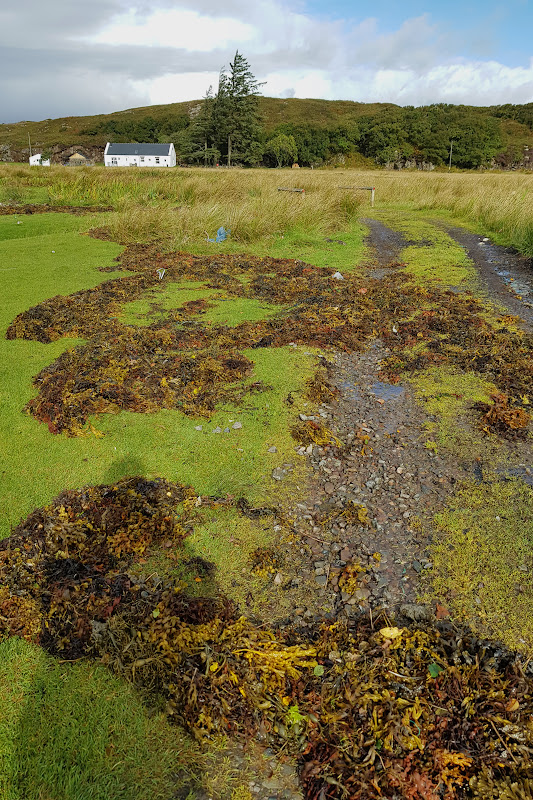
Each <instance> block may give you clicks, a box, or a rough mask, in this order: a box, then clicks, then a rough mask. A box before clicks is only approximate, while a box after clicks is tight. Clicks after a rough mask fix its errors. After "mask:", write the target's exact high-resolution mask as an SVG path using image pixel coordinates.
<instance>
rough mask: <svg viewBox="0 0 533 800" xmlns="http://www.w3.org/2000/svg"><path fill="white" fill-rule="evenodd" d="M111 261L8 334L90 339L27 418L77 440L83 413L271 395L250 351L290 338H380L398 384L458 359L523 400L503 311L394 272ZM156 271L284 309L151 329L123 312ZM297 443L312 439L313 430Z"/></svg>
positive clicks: (176, 257)
mask: <svg viewBox="0 0 533 800" xmlns="http://www.w3.org/2000/svg"><path fill="white" fill-rule="evenodd" d="M117 260H119V261H120V265H121V268H122V269H124V270H126V271H130V272H132V273H134V274H132V275H127V276H124V277H120V278H115V279H114V280H110V281H106V282H104V283H102V284H100V285H99V286H97V287H95V288H94V289H88V290H85V291H81V292H76V293H74V294H72V295H69V296H68V297H62V296H57V297H54V298H51V299H50V300H46V301H44V302H43V303H40V304H39V305H38V306H35V307H34V308H31V309H29V310H28V311H26V312H24V313H22V314H19V315H18V316H17V317H16V319H15V320H14V321H13V322H12V324H11V325H10V326H9V328H8V331H7V338H9V339H14V338H25V339H34V340H37V341H40V342H50V341H53V340H55V339H57V338H59V337H62V336H71V337H72V336H78V337H83V338H85V339H87V343H86V344H84V345H80V346H78V347H75V348H74V349H73V350H70V351H68V352H66V353H63V354H62V355H61V356H60V357H59V358H58V359H57V360H56V361H55V362H54V363H53V364H51V365H50V366H48V367H46V368H45V369H44V370H42V371H41V372H40V373H39V375H37V376H36V378H35V385H36V387H37V388H38V390H39V393H38V396H37V397H36V398H34V399H33V400H32V401H30V403H29V405H28V410H29V412H30V413H31V414H33V415H34V416H35V417H36V418H37V419H39V420H41V421H43V422H45V423H46V424H48V426H49V428H50V431H51V432H53V433H60V432H65V433H67V434H69V435H79V434H80V433H82V432H83V426H84V425H85V423H86V421H87V418H88V416H89V415H91V414H95V413H106V412H115V411H117V410H120V409H128V410H130V411H137V412H141V413H142V412H147V411H153V410H155V409H156V408H177V409H180V410H181V411H182V412H183V413H185V414H194V415H198V414H200V415H205V416H209V415H210V414H211V413H213V411H214V410H215V408H216V407H217V405H218V404H220V403H221V402H226V401H228V400H230V401H231V402H233V403H238V402H241V401H242V399H243V398H244V397H245V396H246V394H247V393H248V392H250V391H262V390H263V388H264V387H263V386H262V385H261V384H258V383H253V382H252V383H250V384H246V383H245V382H244V381H243V379H244V378H246V377H248V376H250V374H251V371H252V367H253V362H252V361H251V360H250V359H249V358H247V357H246V356H245V355H244V354H243V353H242V351H243V350H244V349H255V348H262V347H280V346H284V345H287V344H290V343H296V344H303V345H306V346H317V347H321V348H331V347H334V348H337V349H341V350H344V351H347V352H353V351H357V350H361V349H363V348H364V347H365V345H366V344H367V343H368V342H369V341H370V340H371V339H372V338H375V337H380V338H381V339H382V340H383V341H384V342H385V344H386V345H387V346H388V348H389V349H390V351H391V356H390V358H389V359H388V361H387V362H386V364H385V365H384V366H385V373H384V374H385V375H386V376H387V377H388V379H389V380H390V381H392V382H394V381H397V380H398V378H399V375H400V373H405V372H410V371H413V370H419V369H423V368H425V367H427V366H430V365H439V364H450V365H454V366H456V367H457V368H460V369H462V370H469V371H474V372H477V373H479V374H482V375H484V376H486V377H487V378H488V379H489V380H491V381H493V382H494V383H496V385H497V386H498V389H499V391H500V392H501V393H502V395H503V396H504V398H505V402H506V403H507V404H508V407H509V409H510V410H511V409H521V408H522V407H523V406H524V405H527V404H528V403H529V395H530V394H531V391H532V386H533V359H532V357H531V355H532V353H533V337H532V336H531V335H530V334H526V333H524V332H522V331H520V330H516V329H512V328H510V327H509V320H508V319H507V318H505V317H502V318H500V319H499V320H496V321H495V322H494V323H493V324H492V323H490V322H489V321H488V315H487V314H486V309H485V308H484V306H483V305H482V303H481V302H480V301H479V300H477V299H476V298H474V297H473V296H472V295H471V294H470V293H468V292H463V293H459V294H458V293H454V292H452V291H448V290H444V289H439V288H432V287H428V288H421V287H420V286H418V285H417V284H416V283H415V282H414V281H412V280H411V279H410V278H409V277H408V276H407V275H406V274H405V273H403V272H401V271H398V270H397V271H394V272H392V273H391V274H390V275H389V276H388V277H387V278H386V279H383V280H380V281H378V280H374V279H370V278H368V279H365V280H364V285H361V277H360V276H358V275H349V274H348V275H346V276H345V279H344V280H342V281H339V280H336V279H335V278H333V277H332V271H331V270H329V269H326V268H318V267H314V266H311V265H309V264H306V263H304V262H302V261H297V260H292V259H273V258H266V257H265V258H258V257H252V256H242V255H241V256H236V255H224V254H218V255H215V256H204V257H201V256H192V255H190V254H185V253H170V254H161V253H159V252H157V250H156V249H155V248H153V247H149V246H141V245H136V246H132V247H130V248H127V249H126V251H125V252H124V254H123V255H122V256H121V257H120V258H119V259H117ZM162 269H164V270H165V281H171V282H172V281H173V282H180V281H184V280H187V281H190V280H194V281H202V282H204V283H205V284H206V285H207V286H209V287H211V288H213V289H219V290H222V291H223V292H224V294H225V295H226V296H227V297H246V298H250V299H255V300H262V301H265V302H266V301H268V302H269V303H271V304H275V305H279V307H280V310H279V313H278V315H276V316H275V317H271V318H269V319H266V320H262V321H260V322H255V323H252V322H244V323H242V324H240V325H237V326H236V327H228V326H223V325H206V324H205V323H203V322H202V318H201V316H199V312H201V311H202V310H204V309H205V305H206V304H205V301H196V302H192V303H190V302H189V303H187V304H184V305H183V306H182V307H180V308H178V309H176V310H173V311H169V312H168V313H167V315H166V316H164V317H163V318H162V319H161V320H158V321H156V322H154V323H153V324H151V325H149V326H143V327H135V326H130V325H126V324H124V323H123V322H122V321H121V320H120V311H121V307H122V305H123V304H124V303H126V302H128V301H131V300H135V299H137V298H139V297H141V296H142V294H143V293H144V292H145V291H146V290H147V289H154V288H156V287H161V285H162V282H161V280H160V274H161V273H160V270H162ZM524 413H525V412H524ZM520 418H521V419H524V417H520ZM506 430H507V432H508V433H509V432H510V433H512V432H513V430H518V429H517V428H513V427H512V426H511V427H509V426H507V429H506ZM296 435H297V436H299V435H302V436H304V437H306V438H307V439H308V440H309V441H316V435H315V432H313V431H308V430H306V431H303V430H302V431H300V432H297V433H296ZM319 436H321V434H319Z"/></svg>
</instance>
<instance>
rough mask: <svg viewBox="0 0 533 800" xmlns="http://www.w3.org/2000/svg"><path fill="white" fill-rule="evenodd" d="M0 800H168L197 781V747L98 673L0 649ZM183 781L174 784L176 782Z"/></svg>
mask: <svg viewBox="0 0 533 800" xmlns="http://www.w3.org/2000/svg"><path fill="white" fill-rule="evenodd" d="M0 705H1V708H2V714H1V716H0V794H1V796H2V798H3V800H20V798H22V797H24V798H25V800H42V798H44V797H46V798H53V800H111V798H112V800H168V798H169V797H170V796H171V795H172V794H173V793H174V792H175V791H176V790H178V789H179V788H180V785H181V786H183V785H184V782H185V785H187V778H184V775H183V772H184V771H185V773H186V775H187V777H188V779H190V780H191V781H192V782H194V783H196V782H197V781H199V779H200V776H199V774H198V773H199V763H200V760H201V757H200V754H199V752H198V748H197V746H196V745H195V744H194V743H193V742H192V740H191V739H190V738H189V737H188V736H187V735H186V734H184V733H183V732H182V731H181V730H180V729H179V728H177V727H176V726H171V725H169V723H168V721H167V720H166V718H165V715H164V714H162V713H155V714H152V715H148V713H147V711H146V710H145V708H144V707H143V705H142V704H141V703H140V702H139V697H138V695H137V693H136V692H135V691H134V689H133V688H132V687H131V685H128V684H126V683H125V682H123V681H121V680H118V679H117V678H114V677H112V676H111V674H110V673H109V672H108V671H107V670H106V669H104V668H103V667H100V666H96V665H95V664H91V663H87V662H83V663H78V664H69V663H61V662H58V661H56V660H54V659H52V658H50V657H49V656H47V655H46V654H45V653H44V651H43V650H41V649H40V648H38V647H36V646H34V645H31V644H29V643H28V642H26V641H24V640H22V639H17V638H11V639H8V640H6V641H4V642H2V643H0ZM180 772H181V773H182V776H181V778H179V777H177V776H178V774H179V773H180Z"/></svg>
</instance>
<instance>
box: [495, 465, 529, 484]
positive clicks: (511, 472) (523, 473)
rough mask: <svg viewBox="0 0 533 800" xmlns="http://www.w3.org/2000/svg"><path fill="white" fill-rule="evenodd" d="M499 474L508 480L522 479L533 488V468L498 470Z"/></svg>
mask: <svg viewBox="0 0 533 800" xmlns="http://www.w3.org/2000/svg"><path fill="white" fill-rule="evenodd" d="M498 472H500V473H501V474H502V475H504V476H505V477H506V478H520V480H522V481H524V483H527V485H528V486H533V471H532V469H531V467H509V468H508V469H506V470H498Z"/></svg>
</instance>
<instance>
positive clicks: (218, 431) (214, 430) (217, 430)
mask: <svg viewBox="0 0 533 800" xmlns="http://www.w3.org/2000/svg"><path fill="white" fill-rule="evenodd" d="M213 433H222V428H219V427H218V426H217V427H216V428H213Z"/></svg>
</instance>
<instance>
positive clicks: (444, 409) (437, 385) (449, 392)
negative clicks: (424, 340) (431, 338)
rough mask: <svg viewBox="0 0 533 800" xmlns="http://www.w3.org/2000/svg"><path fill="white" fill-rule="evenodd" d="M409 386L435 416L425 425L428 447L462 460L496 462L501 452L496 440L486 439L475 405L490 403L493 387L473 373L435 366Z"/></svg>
mask: <svg viewBox="0 0 533 800" xmlns="http://www.w3.org/2000/svg"><path fill="white" fill-rule="evenodd" d="M410 383H411V385H412V386H413V387H414V389H415V394H416V398H417V400H418V401H419V403H420V404H421V406H422V407H423V409H424V411H425V412H426V413H427V414H429V415H430V416H432V417H434V421H429V422H427V423H426V430H427V434H428V436H427V441H426V447H427V448H428V449H430V450H434V451H435V452H441V453H447V454H449V455H451V456H453V457H455V458H457V459H459V460H462V461H467V462H472V461H475V460H482V459H483V460H487V459H488V458H490V460H493V459H494V458H495V457H498V456H496V453H498V455H499V454H500V452H501V449H502V448H501V446H498V444H497V443H496V441H495V440H494V439H489V438H487V437H486V436H483V435H482V433H481V431H480V428H479V424H478V422H479V415H476V413H475V412H474V411H473V409H472V406H473V404H474V403H477V402H488V401H489V398H490V395H491V393H492V392H494V391H496V387H495V386H494V384H492V383H490V382H489V381H487V380H484V379H483V378H481V377H480V376H478V375H475V374H474V373H472V372H457V371H455V370H453V369H449V368H445V367H432V368H430V369H426V370H424V371H422V372H420V373H419V374H417V375H414V376H412V377H411V378H410Z"/></svg>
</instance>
